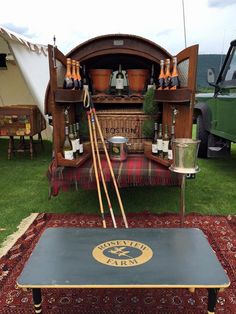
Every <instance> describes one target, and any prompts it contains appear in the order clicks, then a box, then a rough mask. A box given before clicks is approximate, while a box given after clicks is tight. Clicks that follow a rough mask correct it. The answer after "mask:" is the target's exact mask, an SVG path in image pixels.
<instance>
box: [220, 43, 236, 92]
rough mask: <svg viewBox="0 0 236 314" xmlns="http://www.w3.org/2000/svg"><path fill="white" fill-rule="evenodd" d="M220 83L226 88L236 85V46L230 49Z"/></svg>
mask: <svg viewBox="0 0 236 314" xmlns="http://www.w3.org/2000/svg"><path fill="white" fill-rule="evenodd" d="M221 85H222V86H223V87H228V88H235V87H236V47H234V48H233V49H232V51H231V54H230V57H229V59H228V62H227V66H226V67H225V71H224V73H223V75H222V82H221Z"/></svg>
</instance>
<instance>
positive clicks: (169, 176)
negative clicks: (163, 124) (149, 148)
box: [47, 154, 180, 196]
mask: <svg viewBox="0 0 236 314" xmlns="http://www.w3.org/2000/svg"><path fill="white" fill-rule="evenodd" d="M101 164H102V169H103V174H104V178H105V180H106V182H107V183H108V184H109V183H111V184H112V183H113V180H112V176H111V173H110V170H109V166H108V163H107V160H106V157H105V155H101ZM111 164H112V168H113V172H114V176H115V178H116V181H117V185H118V187H121V188H122V187H129V186H144V185H180V176H179V175H178V174H177V173H173V172H171V171H170V170H169V169H168V168H166V167H165V166H163V165H161V164H158V163H157V162H155V161H152V160H150V159H148V158H146V157H145V156H144V155H141V154H140V155H129V156H128V158H127V160H125V161H123V162H120V161H113V160H112V161H111ZM98 172H99V171H98ZM47 176H48V180H49V184H50V194H51V195H53V196H56V195H57V194H58V193H59V191H60V190H62V191H66V190H68V189H69V188H71V187H75V188H76V189H78V187H81V188H84V189H94V188H96V178H95V172H94V165H93V161H92V159H89V160H87V161H86V162H85V163H84V164H83V165H81V166H80V167H78V168H74V167H60V166H59V167H57V166H56V164H55V161H54V160H53V161H52V162H51V164H50V166H49V169H48V172H47ZM100 180H101V177H100Z"/></svg>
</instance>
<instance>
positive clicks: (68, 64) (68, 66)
mask: <svg viewBox="0 0 236 314" xmlns="http://www.w3.org/2000/svg"><path fill="white" fill-rule="evenodd" d="M63 87H64V88H66V89H72V88H73V87H74V85H73V79H72V75H71V59H70V58H67V59H66V74H65V77H64V83H63Z"/></svg>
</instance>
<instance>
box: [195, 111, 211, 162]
mask: <svg viewBox="0 0 236 314" xmlns="http://www.w3.org/2000/svg"><path fill="white" fill-rule="evenodd" d="M196 131H197V134H196V135H197V139H198V140H201V143H200V145H199V150H198V157H200V158H207V149H208V135H209V133H208V131H207V130H206V129H205V127H204V122H203V116H202V115H201V114H200V115H198V116H197V130H196Z"/></svg>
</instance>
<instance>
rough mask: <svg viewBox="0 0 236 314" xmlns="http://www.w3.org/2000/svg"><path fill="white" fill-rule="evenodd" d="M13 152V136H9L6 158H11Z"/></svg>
mask: <svg viewBox="0 0 236 314" xmlns="http://www.w3.org/2000/svg"><path fill="white" fill-rule="evenodd" d="M13 152H14V137H13V136H10V137H9V143H8V159H11V157H12V153H13Z"/></svg>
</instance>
